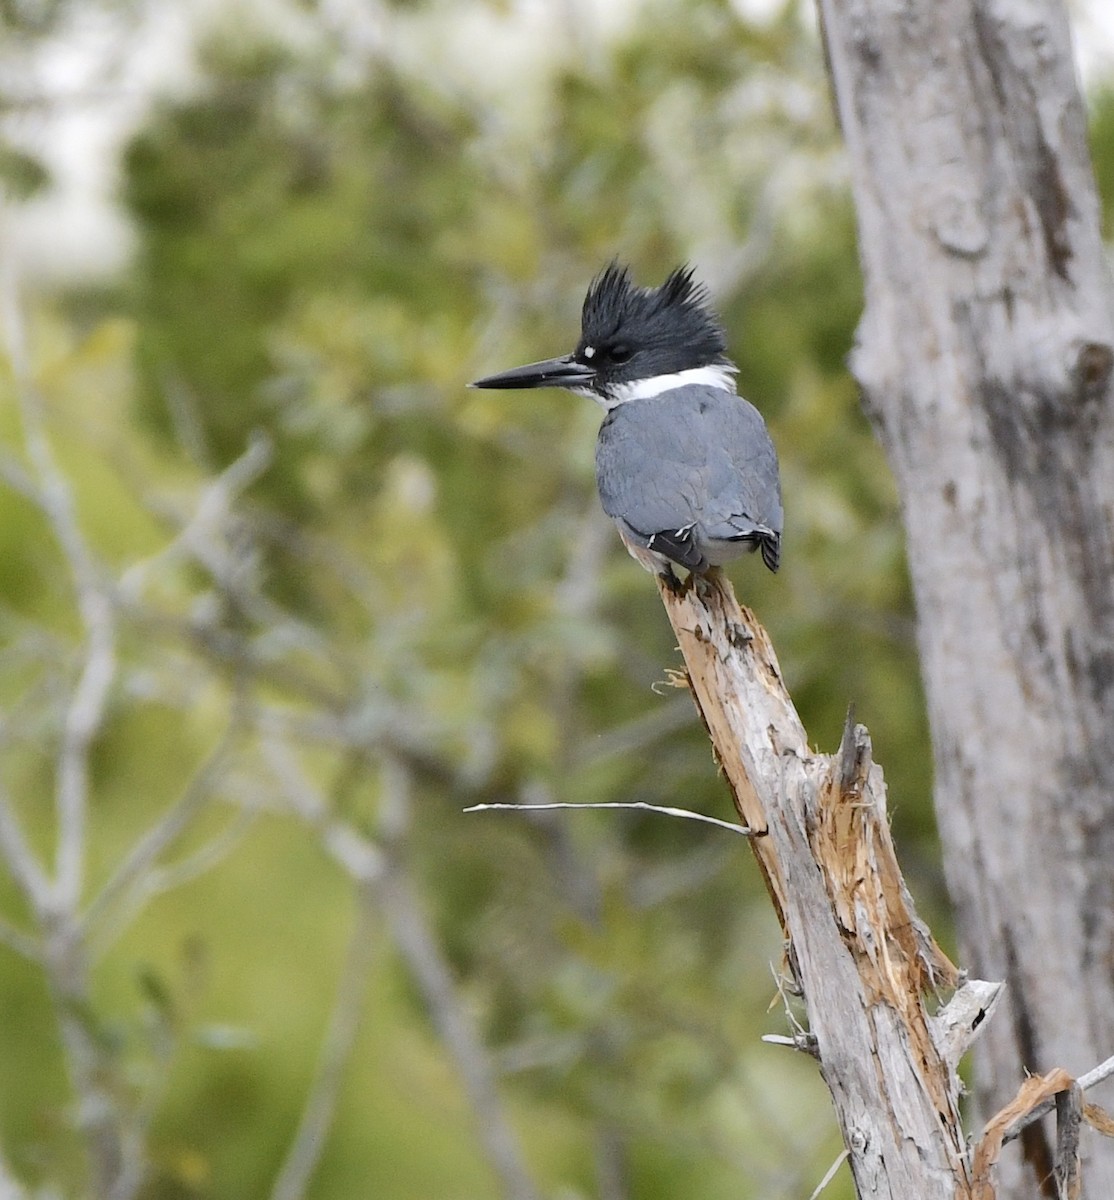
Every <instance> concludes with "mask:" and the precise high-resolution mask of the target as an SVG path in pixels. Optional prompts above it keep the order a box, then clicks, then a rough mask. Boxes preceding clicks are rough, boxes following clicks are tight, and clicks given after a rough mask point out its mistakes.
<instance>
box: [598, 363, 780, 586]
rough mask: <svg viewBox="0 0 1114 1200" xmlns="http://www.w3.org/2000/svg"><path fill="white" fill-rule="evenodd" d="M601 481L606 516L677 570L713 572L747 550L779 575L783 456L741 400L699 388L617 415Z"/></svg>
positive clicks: (608, 423)
mask: <svg viewBox="0 0 1114 1200" xmlns="http://www.w3.org/2000/svg"><path fill="white" fill-rule="evenodd" d="M596 481H597V483H598V485H599V492H600V500H601V502H602V503H603V508H604V511H605V512H606V513H607V514H608V515H609V516H610V517H612V518H614V519H615V520H616V521H617V522H621V523H622V525H623V526H624V528H625V530H626V531H627V532H629V533H633V534H634V535H636V536H637V537H638V538H639V539H644V544H645V545H647V546H648V547H649V548H651V549H653V550H655V551H658V552H660V553H662V554H664V555H665V556H666V557H667V558H670V559H672V560H673V561H674V562H678V563H680V564H681V565H683V566H685V567H689V568H691V569H695V570H705V569H707V567H708V565H709V564H710V563H714V562H716V561H719V560H720V559H722V558H725V557H730V553H729V551H730V550H731V546H732V544H738V543H746V548H750V549H754V548H755V547H758V548H760V549H761V551H762V555H763V558H764V559H765V560H766V564H767V565H768V566H769V567H770V568H771V569H772V570H776V569H777V564H778V550H779V546H780V540H781V530H782V507H781V484H780V480H779V476H778V464H777V453H776V451H775V450H774V445H773V442H772V441H771V440H770V435H769V433H768V432H767V430H766V423H765V421H763V419H762V415H761V413H759V411H758V410H757V409H756V408H755V407H754V405H752V404H749V403H748V402H747V401H746V400H744V399H743V398H742V397H741V396H737V395H735V393H734V392H729V391H727V390H726V389H724V388H714V387H707V386H703V385H696V384H694V385H689V386H687V387H681V388H676V389H674V390H672V391H668V392H663V393H662V394H661V395H659V396H653V397H649V398H646V399H642V400H633V401H629V402H627V403H625V404H620V405H619V406H618V407H616V408H614V409H612V410H611V412H610V413H608V415H607V417H606V418H605V419H604V422H603V425H602V426H601V427H600V433H599V440H598V442H597V444H596ZM741 548H743V547H742V546H739V549H741ZM734 552H737V550H735V551H734Z"/></svg>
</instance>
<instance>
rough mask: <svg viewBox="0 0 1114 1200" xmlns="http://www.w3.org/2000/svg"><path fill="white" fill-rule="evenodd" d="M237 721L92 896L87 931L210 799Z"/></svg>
mask: <svg viewBox="0 0 1114 1200" xmlns="http://www.w3.org/2000/svg"><path fill="white" fill-rule="evenodd" d="M239 730H240V726H239V722H238V721H236V720H235V719H234V720H232V721H230V722H229V725H228V728H227V729H226V730H225V732H224V735H223V736H222V737H221V739H220V741H219V742H218V743H217V745H216V746H215V747H214V749H213V751H212V752H211V753H210V755H209V756H208V758H206V760H205V761H204V762H203V763H202V764H201V766H200V767H199V768H198V769H197V770H196V771H195V772H194V774H193V777H192V778H191V779H190V781H189V783H188V784H187V785H186V789H185V791H184V792H183V793H182V795H181V796H180V797H179V798H178V800H177V801H175V803H174V804H172V805H171V806H170V808H168V809H167V810H166V812H165V813H163V815H162V817H161V818H160V819H159V820H158V821H157V822H156V823H155V825H153V826H152V827H151V829H149V830H148V831H147V833H145V834H144V835H143V837H141V838H140V839H139V841H138V842H136V843H135V845H134V846H132V848H131V850H130V851H129V852H128V854H127V855H126V857H125V858H124V860H123V862H121V863H120V865H119V866H118V867H117V868H116V870H115V871H114V872H113V874H112V876H111V877H110V878H109V880H108V882H107V883H106V884H105V885H104V887H103V888H102V889H101V890H100V892H99V893H98V894H97V895H96V897H94V899H93V901H92V903H91V904H90V905H89V907H88V909H87V910H86V912H85V916H84V919H83V924H84V926H85V928H86V929H90V928H92V927H93V926H95V925H97V924H98V923H99V922H100V921H102V920H103V919H104V917H105V915H106V913H107V912H108V911H109V910H110V909H111V907H112V906H113V904H115V903H116V902H117V901H119V900H120V898H121V897H122V896H124V894H125V893H126V892H128V891H129V890H130V889H131V888H132V887H134V886H135V884H136V883H137V882H138V881H139V879H140V878H141V877H142V876H143V875H145V874H147V873H149V872H150V871H151V870H152V869H153V868H154V866H155V864H156V863H157V861H158V860H159V858H160V857H161V856H162V855H163V854H164V853H165V852H166V851H167V850H168V849H169V848H170V846H172V845H173V844H174V842H175V841H176V840H177V839H178V838H179V837H181V835H182V833H183V832H184V831H185V830H186V828H187V827H188V826H189V824H190V822H191V821H193V819H194V818H195V817H196V816H197V815H198V814H199V813H200V812H201V810H202V809H203V808H204V807H205V805H206V804H207V803H208V802H209V801H210V800H211V799H212V797H213V793H214V791H215V789H216V786H217V783H218V782H219V780H220V778H221V776H222V774H223V772H224V770H225V768H226V766H227V763H228V759H229V757H230V756H231V751H232V747H233V746H234V744H235V742H236V740H237V737H238V735H239Z"/></svg>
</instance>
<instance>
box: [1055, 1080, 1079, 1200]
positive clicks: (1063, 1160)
mask: <svg viewBox="0 0 1114 1200" xmlns="http://www.w3.org/2000/svg"><path fill="white" fill-rule="evenodd" d="M1082 1123H1083V1092H1082V1090H1081V1088H1080V1086H1079V1084H1078V1083H1073V1084H1071V1086H1070V1087H1066V1088H1064V1090H1063V1091H1062V1092H1059V1093H1058V1094H1057V1096H1056V1195H1057V1200H1079V1198H1080V1196H1081V1195H1082V1194H1083V1178H1082V1175H1081V1173H1080V1170H1079V1127H1080V1125H1082Z"/></svg>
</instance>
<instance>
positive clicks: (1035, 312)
mask: <svg viewBox="0 0 1114 1200" xmlns="http://www.w3.org/2000/svg"><path fill="white" fill-rule="evenodd" d="M819 7H820V11H821V15H822V20H823V25H824V31H825V39H826V44H827V52H828V58H829V63H830V70H831V76H832V80H833V83H834V89H835V96H836V102H837V107H838V111H839V117H840V120H841V123H842V127H843V132H844V136H845V138H846V141H847V147H848V152H849V155H850V160H851V170H852V178H853V187H854V194H855V200H856V205H857V209H858V220H859V239H860V254H861V258H862V264H863V270H864V275H865V282H866V312H865V315H864V317H863V320H862V324H861V327H860V330H859V337H858V345H857V347H856V349H855V352H854V355H853V359H852V366H853V370H854V372H855V374H856V376H857V378H858V380H859V382H860V384H861V386H862V390H863V394H864V401H865V404H866V406H867V410H868V412H869V413H870V415H871V418H872V420H873V421H874V422H875V425H876V427H877V430H878V433H879V436H880V438H881V440H882V442H883V444H884V446H885V448H886V450H887V453H888V455H889V458H890V462H891V465H892V467H893V470H894V473H895V475H896V477H897V482H898V486H899V489H900V492H901V496H902V501H903V507H904V513H905V521H906V527H907V532H908V546H909V560H910V568H911V571H912V576H913V583H914V590H915V594H916V602H917V609H918V617H919V639H920V652H921V661H922V666H923V672H924V683H925V688H926V691H927V695H928V703H929V712H930V718H931V725H932V735H933V744H934V752H935V762H936V804H937V811H938V816H939V823H940V830H941V835H942V838H943V843H944V852H945V859H946V870H947V877H948V882H949V887H950V889H951V892H952V896H953V898H954V901H955V905H956V911H957V920H958V925H959V932H960V939H961V944H962V954H963V961H964V963H965V965H966V966H968V967H969V968H970V969H971V970H972V972H974V973H975V974H977V975H981V976H983V977H984V978H990V979H1005V980H1006V982H1007V985H1008V988H1007V994H1006V998H1005V1001H1004V1005H1003V1010H1001V1011H1000V1012H999V1015H998V1017H997V1019H996V1020H995V1021H994V1022H993V1023H992V1024H991V1027H990V1029H989V1031H988V1033H987V1036H986V1038H985V1039H984V1040H983V1041H982V1042H981V1043H980V1051H979V1054H978V1056H977V1060H976V1061H977V1074H978V1095H979V1099H980V1102H981V1108H982V1110H983V1112H984V1114H986V1115H989V1113H990V1112H992V1111H994V1110H996V1109H997V1108H998V1107H999V1106H1001V1105H1002V1104H1004V1103H1006V1102H1007V1101H1008V1100H1009V1099H1010V1098H1011V1097H1012V1096H1013V1095H1014V1093H1015V1091H1016V1090H1017V1087H1018V1084H1019V1082H1020V1080H1021V1079H1022V1076H1023V1072H1024V1071H1026V1070H1030V1071H1042V1072H1043V1071H1048V1070H1049V1069H1051V1068H1054V1067H1065V1068H1066V1069H1067V1070H1068V1071H1069V1072H1071V1073H1072V1074H1079V1073H1081V1072H1083V1071H1085V1070H1086V1069H1087V1068H1088V1067H1090V1066H1092V1065H1093V1064H1094V1063H1096V1062H1098V1061H1100V1060H1101V1059H1104V1058H1106V1057H1107V1056H1108V1055H1109V1054H1111V1053H1112V1052H1114V516H1112V509H1114V405H1112V403H1111V399H1112V397H1111V384H1110V381H1111V368H1112V365H1114V352H1112V349H1111V347H1112V345H1114V328H1112V307H1114V305H1112V295H1111V286H1110V280H1109V276H1108V270H1107V266H1106V262H1105V259H1104V252H1103V245H1102V242H1101V238H1100V229H1099V210H1098V203H1097V198H1096V193H1095V185H1094V180H1093V177H1092V172H1091V166H1090V159H1089V155H1088V149H1087V142H1086V126H1085V120H1084V113H1083V108H1082V104H1081V101H1080V96H1079V91H1078V86H1077V82H1076V79H1075V75H1074V68H1073V62H1072V56H1071V49H1070V43H1069V32H1068V26H1067V19H1066V14H1065V12H1064V9H1063V6H1062V4H1061V3H1060V2H1059V0H981V2H980V0H906V2H904V3H897V2H896V0H819ZM1097 1098H1098V1099H1099V1100H1100V1102H1101V1100H1102V1096H1101V1094H1100V1095H1099V1096H1098V1097H1097ZM1083 1150H1084V1159H1085V1164H1084V1171H1083V1174H1084V1179H1085V1181H1086V1188H1087V1195H1088V1196H1090V1197H1093V1198H1097V1200H1106V1198H1108V1197H1111V1196H1114V1145H1112V1144H1110V1143H1101V1144H1100V1142H1099V1139H1097V1138H1095V1137H1094V1136H1093V1135H1091V1136H1090V1137H1088V1138H1085V1140H1084V1144H1083ZM1024 1152H1025V1162H1024V1163H1022V1162H1020V1161H1019V1159H1018V1158H1017V1157H1016V1156H1015V1157H1014V1158H1013V1160H1012V1161H1013V1164H1014V1166H1013V1172H1012V1175H1011V1174H1009V1173H1006V1174H1005V1175H1004V1176H1003V1184H1002V1187H1001V1192H1000V1194H1001V1196H1003V1197H1006V1196H1016V1197H1021V1196H1025V1197H1032V1196H1034V1195H1038V1194H1040V1189H1041V1188H1045V1189H1046V1190H1047V1188H1048V1187H1049V1183H1048V1179H1049V1176H1050V1164H1051V1153H1050V1145H1049V1136H1048V1132H1047V1130H1044V1129H1042V1128H1041V1126H1039V1125H1038V1126H1033V1127H1032V1129H1031V1130H1030V1131H1029V1133H1028V1134H1027V1135H1026V1138H1025V1144H1024ZM1088 1160H1089V1161H1088ZM1009 1161H1010V1156H1009V1155H1007V1156H1006V1157H1005V1161H1004V1163H1003V1167H1004V1168H1005V1167H1007V1166H1008V1163H1009Z"/></svg>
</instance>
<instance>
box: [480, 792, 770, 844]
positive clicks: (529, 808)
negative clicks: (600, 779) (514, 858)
mask: <svg viewBox="0 0 1114 1200" xmlns="http://www.w3.org/2000/svg"><path fill="white" fill-rule="evenodd" d="M556 808H633V809H637V810H639V811H641V812H652V813H660V814H661V816H663V817H683V818H685V819H687V820H689V821H700V822H702V823H703V824H705V825H715V826H717V827H718V828H720V829H726V830H727V831H728V832H729V833H741V834H743V835H744V836H748V835H749V834H750V832H751V831H750V830H749V829H745V828H743V826H742V825H735V824H732V822H730V821H721V820H720V819H719V818H718V817H710V816H708V815H707V814H706V813H698V812H693V811H692V810H691V809H688V808H671V807H670V806H669V805H666V804H648V803H647V802H646V801H645V800H606V801H598V802H596V803H593V804H577V803H574V802H571V801H553V802H551V803H548V804H502V803H500V804H472V805H470V806H469V807H468V808H465V809H462V810H461V811H462V812H466V813H475V812H498V811H502V812H552V811H553V810H554V809H556Z"/></svg>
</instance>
